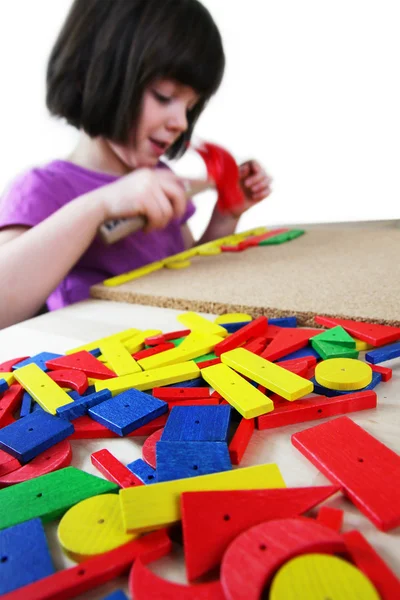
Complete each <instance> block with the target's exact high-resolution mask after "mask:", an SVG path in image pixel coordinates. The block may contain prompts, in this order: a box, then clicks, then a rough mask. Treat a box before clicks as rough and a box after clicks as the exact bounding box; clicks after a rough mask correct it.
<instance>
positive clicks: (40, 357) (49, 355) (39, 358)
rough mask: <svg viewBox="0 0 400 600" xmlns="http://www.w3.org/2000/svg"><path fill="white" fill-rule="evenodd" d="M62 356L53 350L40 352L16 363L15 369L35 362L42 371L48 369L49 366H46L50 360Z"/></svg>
mask: <svg viewBox="0 0 400 600" xmlns="http://www.w3.org/2000/svg"><path fill="white" fill-rule="evenodd" d="M60 356H62V355H61V354H54V353H53V352H40V353H39V354H35V355H34V356H30V357H28V358H26V359H25V360H23V361H21V362H19V363H16V364H14V366H13V370H16V369H22V368H23V367H26V366H27V365H31V364H34V365H37V367H38V368H39V369H40V370H41V371H47V370H48V367H47V366H46V362H47V361H48V360H52V359H55V358H59V357H60Z"/></svg>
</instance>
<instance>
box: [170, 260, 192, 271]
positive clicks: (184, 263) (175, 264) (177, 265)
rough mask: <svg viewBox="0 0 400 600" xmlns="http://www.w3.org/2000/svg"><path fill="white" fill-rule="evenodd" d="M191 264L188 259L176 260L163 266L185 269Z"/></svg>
mask: <svg viewBox="0 0 400 600" xmlns="http://www.w3.org/2000/svg"><path fill="white" fill-rule="evenodd" d="M191 264H192V263H191V262H190V260H180V261H177V262H170V263H167V264H166V265H165V266H166V268H167V269H187V268H188V267H190V265H191Z"/></svg>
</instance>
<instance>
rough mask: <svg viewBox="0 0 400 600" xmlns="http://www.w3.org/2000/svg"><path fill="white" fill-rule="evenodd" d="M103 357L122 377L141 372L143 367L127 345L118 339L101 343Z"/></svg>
mask: <svg viewBox="0 0 400 600" xmlns="http://www.w3.org/2000/svg"><path fill="white" fill-rule="evenodd" d="M100 350H101V353H102V355H103V358H105V359H106V361H107V363H108V364H109V366H110V368H111V369H112V370H113V371H114V373H116V375H118V376H119V377H121V376H122V375H130V374H131V373H140V372H141V368H140V367H139V365H138V363H137V362H136V360H135V359H134V358H132V356H131V355H130V353H129V352H128V350H126V348H125V346H124V345H123V344H122V343H121V342H118V341H106V342H102V344H101V345H100Z"/></svg>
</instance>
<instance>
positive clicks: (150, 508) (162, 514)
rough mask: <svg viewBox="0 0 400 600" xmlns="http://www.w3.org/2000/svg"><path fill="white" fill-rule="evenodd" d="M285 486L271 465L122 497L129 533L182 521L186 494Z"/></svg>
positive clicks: (129, 490)
mask: <svg viewBox="0 0 400 600" xmlns="http://www.w3.org/2000/svg"><path fill="white" fill-rule="evenodd" d="M281 487H285V482H284V481H283V478H282V475H281V473H280V471H279V469H278V467H277V465H275V464H268V465H258V466H255V467H247V468H243V469H235V470H232V471H225V472H224V473H216V474H213V475H202V476H201V477H191V478H189V479H178V480H176V481H167V482H165V483H156V484H155V485H149V486H142V487H138V488H127V489H125V490H121V491H120V494H119V495H120V500H121V506H122V513H123V518H124V523H125V527H126V531H148V530H151V529H155V528H159V527H163V526H165V525H171V524H172V523H175V522H176V521H179V519H180V515H181V512H180V506H179V498H180V495H181V494H182V493H183V492H188V491H198V490H224V489H229V490H234V489H264V488H281ZM0 494H1V492H0ZM0 498H1V495H0Z"/></svg>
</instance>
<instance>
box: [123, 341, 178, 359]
mask: <svg viewBox="0 0 400 600" xmlns="http://www.w3.org/2000/svg"><path fill="white" fill-rule="evenodd" d="M172 348H175V346H174V344H173V343H172V342H164V343H162V344H156V345H155V346H151V347H150V348H146V350H139V352H136V353H135V354H134V355H133V358H134V359H135V360H142V358H148V357H149V356H154V355H155V354H159V353H160V352H165V350H171V349H172Z"/></svg>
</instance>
